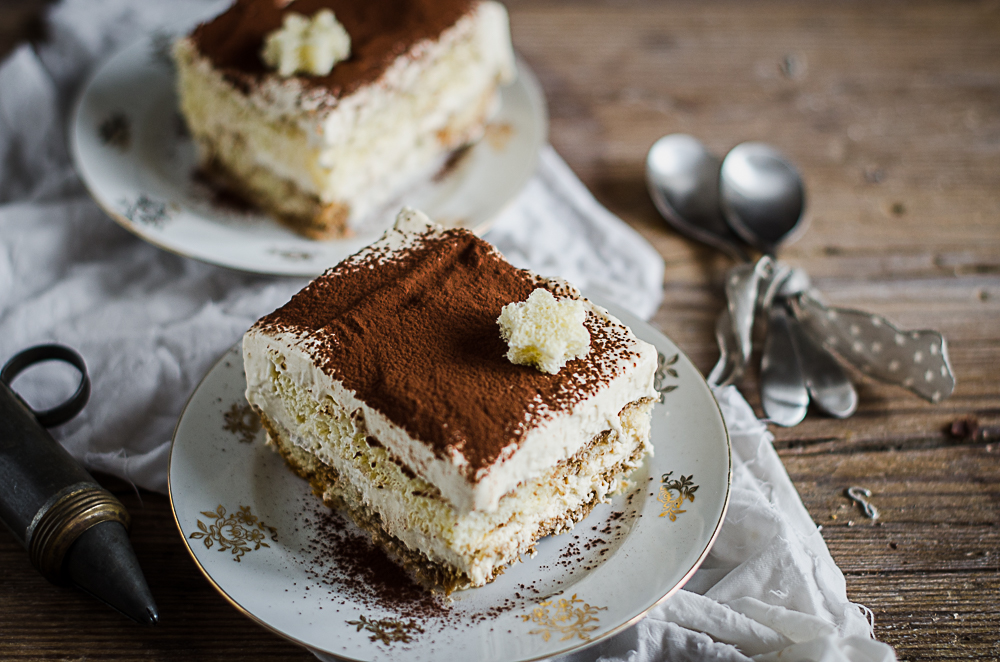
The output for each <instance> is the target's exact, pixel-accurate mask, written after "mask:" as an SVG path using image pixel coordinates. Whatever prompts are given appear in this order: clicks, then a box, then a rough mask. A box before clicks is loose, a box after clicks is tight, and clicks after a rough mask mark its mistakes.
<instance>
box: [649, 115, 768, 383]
mask: <svg viewBox="0 0 1000 662" xmlns="http://www.w3.org/2000/svg"><path fill="white" fill-rule="evenodd" d="M721 164H722V162H721V161H720V160H719V159H718V158H717V157H716V156H715V155H714V154H712V153H711V152H709V151H708V150H707V149H706V148H705V146H704V145H703V144H702V143H701V141H699V140H698V139H697V138H694V137H693V136H689V135H686V134H682V133H675V134H671V135H668V136H664V137H663V138H660V139H659V140H657V141H656V143H654V144H653V146H652V147H651V148H650V149H649V154H648V155H647V156H646V184H647V187H648V189H649V194H650V197H651V198H652V199H653V203H654V204H655V205H656V208H657V209H658V210H659V212H660V214H661V215H662V216H663V218H664V219H666V221H667V222H668V223H670V225H671V226H673V227H674V229H676V230H677V231H678V232H680V233H681V234H683V235H685V236H687V237H690V238H692V239H694V240H696V241H700V242H702V243H704V244H708V245H709V246H712V247H714V248H717V249H719V250H721V251H723V252H725V253H726V254H728V255H729V256H730V257H732V258H733V259H735V260H737V261H738V262H742V263H744V264H742V265H740V266H738V267H735V268H734V269H732V270H731V271H730V273H729V277H728V278H727V281H726V301H727V304H728V305H727V307H726V309H724V310H723V311H722V313H721V314H720V315H719V318H718V320H717V322H716V325H715V334H716V339H717V340H718V343H719V353H720V356H719V362H718V363H717V364H716V366H715V367H714V368H713V369H712V371H711V372H710V373H709V376H708V381H709V382H710V383H712V384H717V385H720V386H722V385H726V384H731V383H734V382H735V381H737V380H738V379H739V378H740V377H741V376H742V374H743V370H744V368H745V366H746V364H747V362H748V361H749V360H750V351H751V345H750V334H751V331H752V328H753V319H754V309H755V307H756V304H757V293H758V289H759V287H760V283H761V282H762V281H763V280H765V279H766V278H767V277H769V276H770V268H771V267H773V263H772V262H771V261H770V260H767V261H766V262H760V263H758V264H757V265H754V264H749V262H750V258H749V256H748V255H747V253H746V251H745V250H744V249H743V247H742V246H740V245H739V238H738V237H737V236H736V235H735V234H734V233H733V231H732V230H730V229H729V226H728V225H727V224H726V222H725V219H724V218H723V216H722V211H721V208H720V205H719V168H720V166H721Z"/></svg>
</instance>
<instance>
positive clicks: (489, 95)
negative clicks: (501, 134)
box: [174, 0, 514, 239]
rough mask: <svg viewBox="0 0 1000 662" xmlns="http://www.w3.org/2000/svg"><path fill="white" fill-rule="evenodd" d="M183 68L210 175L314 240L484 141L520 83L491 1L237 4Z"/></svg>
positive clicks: (203, 30)
mask: <svg viewBox="0 0 1000 662" xmlns="http://www.w3.org/2000/svg"><path fill="white" fill-rule="evenodd" d="M174 59H175V61H176V63H177V71H178V81H177V86H178V93H179V96H180V107H181V111H182V113H183V115H184V117H185V119H186V120H187V123H188V127H189V129H190V131H191V134H192V135H193V136H194V139H195V141H196V143H197V145H198V148H199V153H200V159H201V164H202V168H203V170H204V171H206V174H208V175H209V176H210V177H213V178H215V179H217V180H220V181H221V182H223V183H224V184H225V185H226V186H228V187H229V188H232V189H235V190H236V191H237V192H239V193H241V194H242V195H243V196H244V197H246V198H248V199H249V200H250V201H252V202H254V203H255V204H257V205H259V206H260V207H262V208H263V209H265V210H266V211H268V212H270V213H272V214H273V215H275V216H276V217H277V218H278V219H279V220H281V221H283V222H284V223H286V224H287V225H289V226H290V227H291V228H293V229H294V230H296V231H298V232H300V233H301V234H304V235H306V236H309V237H313V238H319V239H322V238H331V237H338V236H344V235H345V234H350V232H351V231H352V229H353V228H355V227H356V226H357V225H358V224H359V223H360V222H361V221H362V220H363V219H364V217H365V216H366V215H367V214H369V213H370V212H372V211H373V210H374V209H377V208H378V207H379V206H380V205H383V204H385V203H387V202H388V201H389V200H391V199H392V198H393V197H394V196H396V195H398V194H399V193H400V192H401V191H402V190H404V189H405V188H406V187H407V186H409V185H411V184H413V183H414V182H415V181H416V180H418V179H419V178H420V177H422V176H424V175H429V174H431V172H432V171H433V169H434V168H436V167H438V166H439V165H440V164H441V163H443V161H444V160H445V158H446V157H447V155H448V154H449V153H450V152H452V151H453V150H454V149H456V148H458V147H460V146H462V145H464V144H466V143H468V142H470V141H472V140H475V139H476V138H478V137H479V136H480V135H481V134H482V132H483V130H484V126H485V122H486V119H487V118H488V116H489V115H490V114H491V112H492V111H493V110H494V108H495V106H496V104H497V99H498V96H497V87H498V84H500V83H502V82H508V81H510V80H511V79H512V78H513V76H514V59H513V51H512V49H511V45H510V30H509V27H508V20H507V13H506V10H505V9H504V8H503V6H502V5H500V4H498V3H496V2H493V1H491V0H365V1H364V2H357V1H356V0H292V1H291V2H287V1H285V2H282V1H276V0H237V2H236V3H235V4H234V5H233V6H232V7H230V8H229V9H228V10H227V11H226V12H225V13H223V14H221V15H220V16H218V17H216V18H215V19H213V20H211V21H209V22H207V23H203V24H201V25H199V26H198V27H197V28H196V29H195V30H194V32H192V33H191V35H189V36H188V37H185V38H182V39H180V40H179V41H178V42H177V43H176V44H175V47H174Z"/></svg>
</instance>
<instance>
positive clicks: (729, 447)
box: [167, 297, 733, 662]
mask: <svg viewBox="0 0 1000 662" xmlns="http://www.w3.org/2000/svg"><path fill="white" fill-rule="evenodd" d="M588 298H590V300H591V301H593V302H594V303H597V304H598V305H600V306H602V307H604V308H606V309H607V310H608V311H609V312H610V313H611V314H612V315H613V316H615V317H618V318H619V319H620V318H621V315H620V313H622V312H624V313H625V316H626V317H634V318H635V321H636V322H638V323H639V324H641V325H642V326H643V327H646V328H645V329H644V330H646V331H651V332H652V333H654V334H656V335H659V336H662V338H664V339H666V340H667V341H668V342H669V343H670V344H671V345H673V346H674V347H675V348H676V350H677V351H678V352H679V353H680V354H681V355H682V356H683V357H684V358H685V359H686V360H687V361H688V362H689V363H690V358H689V357H688V356H687V354H686V353H685V352H684V351H683V350H682V349H681V348H680V347H678V346H677V344H676V343H674V342H673V341H672V340H670V338H669V337H668V336H667V335H666V334H665V333H663V332H662V331H660V330H659V329H657V328H656V327H654V326H653V325H652V324H650V323H649V322H647V321H646V320H643V319H641V318H639V317H638V316H635V315H633V314H632V313H629V312H628V311H625V310H624V309H623V308H621V307H620V306H617V305H614V304H610V305H609V302H606V301H603V300H601V298H600V297H588ZM627 326H629V328H632V327H633V326H634V323H633V322H630V323H629V324H628V325H627ZM633 333H634V330H633ZM241 343H242V339H241V340H237V341H236V343H234V344H233V345H231V346H230V347H228V348H227V349H226V350H225V351H224V352H223V353H222V354H221V355H220V356H219V358H218V359H217V360H216V361H215V362H214V363H213V364H212V366H211V367H210V368H209V369H208V370H206V371H205V374H204V375H203V376H202V377H201V379H200V380H199V381H198V384H197V386H195V387H194V389H193V390H192V391H191V394H190V395H189V396H188V398H187V400H186V401H185V403H184V407H183V409H182V410H181V414H180V415H179V416H178V417H177V422H176V423H175V424H174V430H173V433H172V434H171V438H170V452H169V453H168V455H167V496H168V499H169V501H170V514H171V516H172V517H173V520H174V525H175V526H176V527H177V532H178V533H179V534H180V537H181V540H183V541H184V548H185V549H186V550H187V552H188V555H189V556H190V557H191V559H192V561H194V564H195V565H196V566H197V567H198V570H199V571H200V572H201V574H202V576H204V577H205V579H206V580H208V583H209V584H210V585H211V586H212V587H213V588H214V589H215V590H216V591H218V593H219V594H220V595H221V596H222V597H223V598H224V599H225V600H226V601H227V602H228V603H229V604H230V605H232V606H233V607H234V608H235V609H236V610H237V611H239V612H240V613H242V614H243V615H244V616H246V617H248V618H249V619H250V620H252V621H253V622H254V623H257V624H258V625H260V626H262V627H263V628H265V629H266V630H268V631H270V632H272V633H274V634H276V635H278V636H280V637H282V638H283V639H285V640H287V641H291V642H293V643H295V644H296V645H298V646H301V647H303V648H305V649H306V650H308V651H310V652H311V653H313V654H316V652H317V651H318V652H319V653H323V654H324V655H333V656H335V657H336V658H337V659H341V660H344V661H345V662H370V660H367V659H359V658H352V657H347V656H345V655H343V654H341V653H334V652H332V651H328V650H322V649H317V648H314V647H313V646H310V645H309V644H307V643H305V642H304V641H302V640H300V639H297V638H296V637H294V636H292V635H290V634H288V633H286V632H284V631H282V630H280V629H278V628H276V627H274V626H272V625H270V624H268V623H267V622H265V621H264V620H263V619H261V618H260V617H258V616H256V615H255V614H253V613H252V612H251V611H250V610H249V609H247V608H245V607H243V606H242V605H241V604H240V603H239V602H237V601H236V599H235V598H233V597H232V596H231V595H229V593H227V592H226V590H225V589H224V588H222V586H220V585H219V584H218V583H217V582H216V581H215V580H214V579H213V578H212V576H211V575H210V574H209V572H208V570H207V569H206V568H205V567H204V566H203V565H202V564H201V562H200V561H199V560H198V557H197V556H196V555H195V553H194V549H193V548H192V547H191V544H190V543H189V541H188V539H187V538H186V537H185V536H184V530H183V528H181V523H180V519H179V517H178V513H177V507H176V503H175V500H174V495H173V483H172V481H171V480H170V474H171V468H172V466H173V454H174V448H175V442H176V439H177V431H178V428H179V427H180V423H181V420H182V419H183V418H184V414H185V413H186V412H187V409H188V406H189V405H190V404H191V402H192V400H193V399H194V396H195V394H196V393H197V392H198V390H199V389H200V388H201V386H202V385H203V384H204V382H205V380H206V379H207V378H208V376H209V375H210V374H212V373H213V372H214V371H215V370H216V369H217V368H218V367H219V365H220V364H221V363H222V362H223V361H225V360H226V357H227V356H229V354H230V352H232V351H233V350H234V349H235V348H236V347H237V345H240V344H241ZM240 358H241V360H242V355H241V356H240ZM691 366H692V368H693V367H694V364H693V363H691ZM694 373H695V374H697V375H698V377H699V378H700V379H699V381H698V382H696V383H697V385H698V387H699V388H703V389H704V391H705V392H707V394H708V396H709V398H710V399H711V402H712V404H714V405H715V411H716V412H717V413H718V416H719V420H720V421H721V422H722V430H723V432H724V435H725V443H726V461H727V465H728V466H727V468H726V481H725V486H726V493H725V496H724V497H723V503H722V509H721V512H720V514H719V518H718V520H717V521H716V522H715V525H714V528H713V530H712V534H711V535H710V536H709V538H708V541H707V542H706V543H705V546H704V548H703V549H702V550H701V553H700V554H699V555H698V557H697V559H695V561H694V562H693V563H692V565H691V567H690V568H688V569H687V570H686V571H685V572H684V574H683V575H682V576H681V578H680V579H679V580H678V581H677V582H675V584H674V585H673V586H672V587H671V588H670V589H668V590H667V592H666V593H665V594H664V595H663V596H661V597H660V598H659V599H658V600H656V601H654V602H653V603H652V604H650V605H649V606H647V607H645V608H643V609H642V610H641V611H640V612H639V613H638V614H636V615H635V616H633V617H631V618H629V619H627V620H625V621H623V622H622V623H619V624H618V625H616V626H614V627H612V628H610V629H609V630H608V631H606V632H604V633H602V634H601V635H599V636H597V637H594V638H593V639H588V640H586V641H582V642H580V643H579V644H577V645H575V646H571V647H569V648H566V649H563V650H560V651H556V652H552V653H546V654H545V655H541V656H536V657H526V658H520V659H518V661H517V662H540V661H542V660H547V659H550V658H556V657H560V656H563V655H568V654H570V653H575V652H580V651H583V650H585V649H587V648H590V647H591V646H594V645H596V644H598V643H600V642H602V641H606V640H607V639H609V638H611V637H613V636H615V635H617V634H619V633H620V632H623V631H624V630H626V629H628V628H630V627H632V626H633V625H635V624H637V623H639V622H640V621H642V620H643V619H645V618H646V616H648V615H649V612H650V611H652V610H653V609H655V608H656V607H658V606H659V605H661V604H663V603H664V602H665V601H666V600H668V599H669V598H670V597H672V596H673V595H674V594H676V593H677V592H678V591H680V590H681V589H682V588H683V587H684V585H685V584H687V582H688V581H690V579H691V577H692V576H693V575H694V573H695V572H697V571H698V569H699V568H700V567H701V565H702V564H703V563H704V562H705V559H706V558H707V557H708V555H709V554H710V553H711V551H712V548H713V547H714V545H715V541H716V539H717V538H718V536H719V532H720V531H721V530H722V525H723V524H724V523H725V521H726V515H727V514H728V512H729V505H730V500H731V496H732V488H733V444H732V439H731V437H730V434H729V426H728V425H727V424H726V419H725V417H724V416H723V415H722V408H721V406H720V405H719V401H718V399H717V398H716V397H715V393H714V392H713V391H712V389H711V387H710V386H709V385H708V382H707V381H706V379H705V377H704V375H702V374H701V373H700V372H699V371H698V370H697V368H694Z"/></svg>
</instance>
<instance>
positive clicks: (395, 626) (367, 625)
mask: <svg viewBox="0 0 1000 662" xmlns="http://www.w3.org/2000/svg"><path fill="white" fill-rule="evenodd" d="M347 624H348V625H354V626H357V628H358V632H361V631H362V630H367V631H368V632H371V636H370V637H368V640H369V641H381V642H382V643H383V644H391V643H393V642H394V641H400V642H402V643H404V644H408V643H410V642H411V641H413V636H412V635H413V634H414V633H417V634H423V632H424V630H423V628H422V627H420V626H419V625H417V624H416V622H414V621H413V620H412V619H410V620H407V621H397V620H393V619H391V618H382V619H379V620H377V621H375V620H369V619H368V617H366V616H363V615H362V616H361V618H360V619H358V620H356V621H347Z"/></svg>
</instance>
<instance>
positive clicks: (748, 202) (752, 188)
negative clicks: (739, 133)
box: [719, 142, 858, 427]
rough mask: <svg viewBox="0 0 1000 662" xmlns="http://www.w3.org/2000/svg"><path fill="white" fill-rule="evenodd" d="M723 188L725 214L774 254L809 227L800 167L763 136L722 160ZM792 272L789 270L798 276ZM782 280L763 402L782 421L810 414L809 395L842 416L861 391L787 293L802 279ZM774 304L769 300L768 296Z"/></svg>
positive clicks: (773, 309) (764, 363)
mask: <svg viewBox="0 0 1000 662" xmlns="http://www.w3.org/2000/svg"><path fill="white" fill-rule="evenodd" d="M719 195H720V201H721V204H722V209H723V213H724V214H725V218H726V221H727V222H728V223H729V225H730V226H731V227H732V228H733V230H735V231H736V232H737V233H738V234H739V236H740V237H742V238H743V239H744V240H745V241H746V242H747V243H749V244H751V245H753V246H755V247H757V248H759V249H760V250H761V251H763V252H764V253H766V254H769V255H774V253H775V251H776V250H777V248H778V246H779V245H780V244H781V243H783V242H785V241H787V240H788V239H789V238H790V237H791V236H793V235H794V234H795V233H796V232H797V231H800V230H801V227H802V212H803V209H804V208H805V191H804V188H803V185H802V178H801V177H800V176H799V173H798V171H797V170H796V169H795V167H794V166H793V165H792V164H791V163H790V162H789V161H788V160H787V159H786V158H785V157H784V156H783V155H782V154H781V153H780V152H778V151H777V150H776V149H774V148H773V147H771V146H769V145H765V144H763V143H754V142H748V143H742V144H740V145H737V146H736V147H734V148H733V149H732V150H731V151H730V152H729V154H727V155H726V158H725V159H724V160H723V162H722V167H721V169H720V174H719ZM795 273H796V272H795V271H793V272H792V273H790V274H789V276H793V275H794V274H795ZM798 274H800V276H799V278H798V281H797V280H796V279H795V278H792V277H786V278H784V279H782V280H778V279H776V285H777V286H778V289H777V297H776V300H775V301H774V304H773V305H771V306H770V307H769V313H770V314H769V325H768V337H767V339H766V341H765V344H764V354H763V357H762V359H761V374H760V383H761V403H762V405H763V407H764V412H765V413H766V414H767V415H768V417H769V418H771V420H773V421H774V422H775V423H778V424H779V425H783V426H786V427H788V426H793V425H797V424H798V423H800V422H801V421H802V419H803V418H805V415H806V410H807V409H808V406H809V400H810V397H811V398H812V400H813V401H814V402H815V403H816V405H817V406H818V407H819V408H820V409H822V410H823V411H825V412H826V413H828V414H830V415H831V416H835V417H838V418H845V417H847V416H850V415H851V414H853V413H854V411H855V409H856V408H857V402H858V398H857V391H856V390H855V389H854V385H853V384H852V383H851V381H850V379H849V378H848V376H847V373H846V372H845V371H844V370H843V368H842V367H841V366H840V364H839V363H837V361H836V360H835V359H834V358H833V357H832V356H830V355H829V353H828V352H827V351H826V350H825V349H824V348H823V347H822V346H820V345H818V344H817V343H816V342H815V341H814V340H813V339H812V337H811V336H809V335H808V334H807V333H805V332H804V331H803V329H802V328H801V325H800V324H799V322H798V320H797V319H796V318H795V316H794V315H793V314H791V308H790V307H789V305H788V297H790V296H793V295H795V294H797V293H799V292H802V291H804V290H805V289H807V288H808V282H805V283H804V284H803V283H802V282H801V278H802V277H804V272H801V271H799V272H798ZM766 303H769V302H766Z"/></svg>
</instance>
